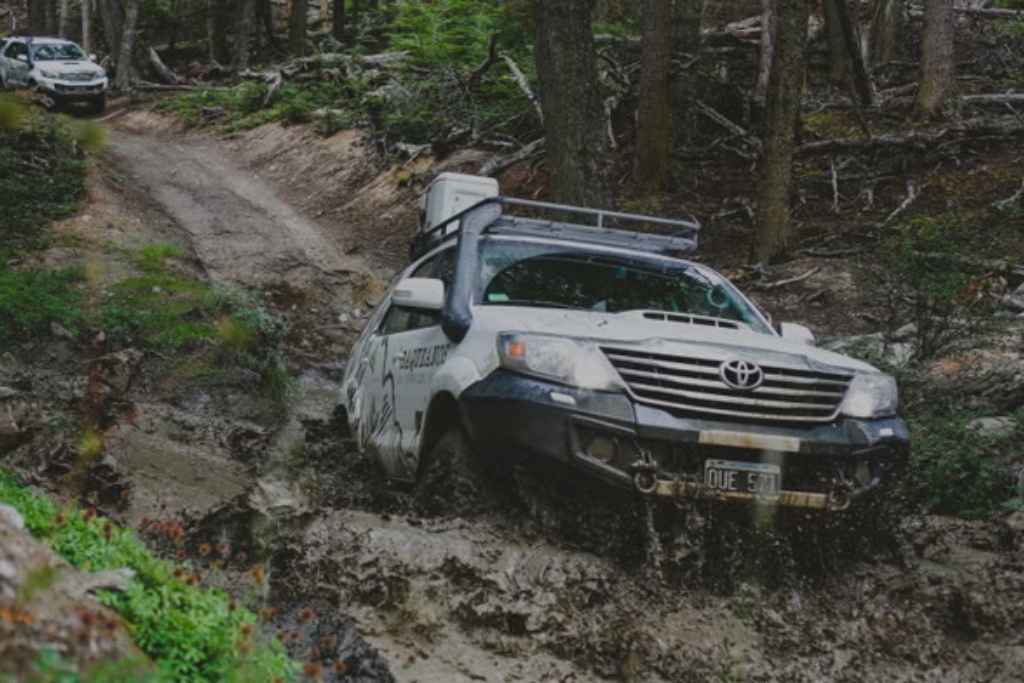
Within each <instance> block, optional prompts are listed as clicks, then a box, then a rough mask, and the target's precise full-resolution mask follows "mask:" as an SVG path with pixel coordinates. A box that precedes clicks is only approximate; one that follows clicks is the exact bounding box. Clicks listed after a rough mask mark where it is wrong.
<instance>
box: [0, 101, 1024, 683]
mask: <svg viewBox="0 0 1024 683" xmlns="http://www.w3.org/2000/svg"><path fill="white" fill-rule="evenodd" d="M113 125H114V128H113V130H112V131H111V134H110V150H109V152H108V153H107V154H106V155H105V157H104V159H103V162H102V164H101V166H100V169H99V171H98V172H97V173H95V174H94V177H93V179H92V185H91V198H90V204H89V206H88V207H87V209H86V212H85V214H84V215H83V216H80V217H78V218H76V219H73V220H72V221H70V222H68V223H67V224H65V225H64V226H62V230H64V231H65V232H67V233H70V234H75V235H79V236H85V237H91V238H96V239H100V240H104V241H106V240H112V241H114V242H116V243H118V244H123V245H137V244H141V243H145V242H146V241H152V240H155V239H160V240H172V241H177V242H179V243H180V244H182V245H183V246H185V247H187V250H188V252H189V255H190V256H189V257H188V258H185V259H182V263H181V264H180V267H181V268H184V269H187V270H189V272H191V273H192V274H193V275H194V276H195V277H211V278H215V279H218V280H223V281H226V282H228V283H233V284H235V285H238V286H240V287H253V286H256V287H260V288H262V289H263V290H264V291H265V292H267V293H268V296H267V299H266V301H267V305H270V306H274V307H276V310H277V311H278V312H279V313H281V314H282V315H284V316H286V317H287V318H289V320H290V322H291V323H292V325H293V326H294V327H295V329H297V330H299V333H298V334H296V335H293V337H292V338H291V339H290V347H289V350H290V369H291V371H292V373H293V374H294V375H295V376H296V377H298V380H297V389H296V392H295V396H294V398H293V400H292V401H291V403H290V404H289V406H288V407H287V409H286V410H281V409H279V408H277V407H275V406H273V405H272V404H270V403H268V402H267V401H266V400H264V399H261V398H260V397H259V396H258V395H257V394H255V393H254V392H253V391H252V387H251V386H249V385H246V384H245V383H244V382H231V381H223V382H217V381H214V382H204V383H190V382H187V381H181V380H180V379H175V378H174V377H173V376H168V374H167V373H166V372H165V371H164V370H163V369H159V364H158V362H157V361H158V360H159V359H156V358H148V357H136V356H127V357H125V359H124V362H125V363H126V364H128V365H129V366H130V368H128V369H127V370H126V371H125V373H124V376H126V377H131V381H130V382H127V383H124V384H122V385H121V386H120V389H119V390H118V391H119V393H117V395H116V396H115V397H114V399H116V400H112V401H110V402H109V403H108V405H109V406H110V407H111V410H110V411H109V413H108V415H107V416H106V418H107V419H106V421H105V422H104V429H105V432H104V437H105V443H106V453H105V455H104V458H103V460H102V461H101V462H99V463H96V464H95V466H94V467H93V468H92V469H91V470H90V471H89V472H88V473H87V476H85V477H84V478H81V477H80V478H79V480H80V481H85V482H86V484H87V489H88V491H87V493H86V497H87V498H88V499H90V500H92V501H94V502H95V503H98V504H99V505H100V506H101V507H105V508H106V509H108V510H110V511H111V512H115V513H121V514H124V515H125V516H126V518H127V521H128V522H129V523H133V524H138V523H139V522H140V520H141V519H142V518H143V517H144V516H145V517H149V518H150V519H162V518H166V517H170V516H174V517H176V518H178V519H179V520H181V521H182V522H183V523H185V525H186V526H187V528H188V531H189V537H188V542H187V544H186V548H185V554H186V555H187V556H188V561H190V562H192V563H194V564H196V565H197V566H200V567H203V568H204V576H205V577H206V578H205V579H204V580H205V581H208V582H212V583H214V584H217V585H222V586H225V587H227V588H228V589H230V590H232V591H234V592H235V593H236V594H237V595H238V596H239V597H240V598H241V599H244V600H246V601H248V602H250V603H252V604H253V605H254V606H257V607H258V606H261V605H272V606H275V607H277V608H278V609H279V613H278V615H277V616H276V617H274V618H273V619H271V620H270V622H269V624H268V625H267V631H268V633H280V634H281V636H282V637H283V638H285V640H286V642H287V643H288V645H289V647H290V649H291V650H292V652H293V653H294V654H295V655H296V657H298V658H300V659H303V660H317V661H321V662H324V663H325V664H326V663H329V662H332V661H337V660H338V659H342V660H344V661H346V662H347V663H348V673H347V676H348V678H347V679H345V680H361V681H388V680H393V679H396V680H400V681H420V682H428V681H433V682H437V683H440V682H448V681H453V682H455V681H495V682H497V681H509V680H521V681H550V680H560V681H562V680H576V681H587V680H624V681H688V680H692V681H708V680H722V681H726V680H728V681H734V680H758V681H772V680H778V681H820V680H842V681H865V680H868V681H891V680H914V681H918V680H919V681H946V680H960V681H1013V680H1019V672H1020V671H1021V670H1022V668H1024V600H1021V599H1019V596H1021V595H1024V519H1021V518H1019V517H1018V518H1013V519H1008V520H1004V521H999V522H992V523H966V522H958V521H951V520H947V519H941V518H924V519H921V518H909V519H905V520H903V521H901V522H899V523H898V525H897V524H896V523H895V522H894V526H893V528H892V529H889V530H886V532H885V533H882V534H877V533H876V531H877V529H875V530H866V529H863V528H862V529H859V530H853V531H851V530H849V529H846V530H836V529H833V528H828V527H826V526H821V525H810V527H811V528H807V525H806V524H804V522H805V521H806V520H803V521H802V520H799V519H796V520H794V519H788V518H787V519H782V520H781V521H780V525H779V526H777V527H772V528H768V529H764V528H761V529H760V530H759V531H753V530H752V529H753V528H754V527H755V525H754V524H752V523H751V520H749V519H745V518H743V517H742V515H727V516H713V515H709V514H707V512H706V511H705V512H700V511H690V512H689V513H686V514H684V513H679V515H680V517H679V519H680V520H683V521H685V522H686V523H685V524H680V525H679V526H680V528H679V530H678V531H677V532H676V533H675V534H669V535H668V536H667V537H666V538H665V539H662V540H665V541H666V542H665V543H664V544H663V545H662V546H661V548H660V551H659V553H658V559H659V560H660V561H659V562H657V563H655V562H653V561H652V553H653V552H654V551H653V548H654V546H653V545H652V544H650V543H649V542H648V539H646V538H645V537H644V535H643V530H644V529H645V524H644V515H645V514H646V511H645V510H643V509H634V508H632V507H629V506H626V507H624V508H622V510H621V516H620V517H617V518H616V519H615V522H616V524H615V525H614V526H617V527H622V528H625V529H628V530H630V531H629V534H631V535H627V536H626V537H625V538H623V539H621V540H620V541H618V542H611V543H608V542H602V543H597V542H595V541H594V539H595V538H598V539H600V538H601V532H600V530H598V532H596V533H595V532H594V530H593V529H590V528H589V525H590V524H591V522H590V521H589V520H588V517H587V515H580V516H576V517H572V518H569V517H563V518H562V519H561V520H560V521H559V522H558V523H557V524H551V523H545V522H543V521H541V520H542V519H543V517H529V516H527V515H525V514H524V510H523V509H522V507H521V506H520V505H519V504H518V503H517V502H515V501H512V502H507V503H506V502H502V503H499V504H496V506H495V508H494V509H493V510H491V511H489V512H487V513H485V514H482V515H481V516H479V517H476V518H473V519H457V518H456V519H452V518H446V517H431V516H426V515H423V514H421V512H420V511H418V510H417V509H416V508H415V507H414V506H413V505H412V504H411V503H410V502H409V501H408V500H407V499H406V497H405V496H404V495H403V494H402V493H401V492H394V491H389V490H386V489H383V488H381V487H380V486H379V485H378V484H377V483H376V480H375V479H374V478H373V476H372V472H371V468H370V467H369V464H368V463H367V462H366V461H364V460H363V459H362V458H361V456H359V455H358V454H357V453H356V452H355V451H354V450H353V449H352V447H351V444H350V443H348V442H346V441H345V440H344V439H343V438H341V436H340V434H341V429H340V425H338V424H337V423H336V421H335V416H334V414H333V410H334V399H335V395H336V392H337V389H338V381H339V379H340V373H341V371H342V368H343V362H344V351H345V349H346V348H347V345H348V344H349V343H350V342H351V340H352V338H353V336H354V335H355V334H356V333H357V331H358V329H359V326H360V321H361V320H362V318H363V317H365V313H366V311H367V309H368V307H369V306H371V305H372V304H373V303H374V301H375V297H376V296H378V295H379V292H380V291H381V287H382V286H383V284H385V283H386V282H387V281H388V279H389V278H390V277H391V275H392V274H393V272H394V271H395V270H396V269H397V268H398V267H400V265H401V264H402V263H403V261H404V256H405V253H406V252H405V248H406V246H405V245H406V243H405V238H406V236H407V234H408V231H409V230H410V229H411V226H412V224H413V219H414V211H415V197H416V195H417V191H416V189H414V188H415V182H410V181H409V179H408V177H407V174H417V173H423V172H424V171H427V170H428V166H427V162H425V161H418V162H415V163H413V164H410V165H409V166H407V167H405V168H399V169H393V168H382V167H380V166H379V165H378V164H377V162H376V161H375V157H374V154H373V150H372V148H370V147H367V146H365V145H364V144H363V143H362V142H361V141H360V138H359V136H358V134H356V133H350V132H346V133H340V134H338V135H335V136H334V137H332V138H330V139H328V140H326V141H324V140H320V139H318V138H315V137H314V136H312V135H311V134H309V133H306V132H303V131H302V130H301V129H297V128H294V129H292V128H282V127H279V126H266V127H264V128H261V129H257V130H255V131H251V132H248V133H244V134H242V135H240V136H239V137H236V138H234V139H232V140H226V141H217V140H213V139H210V138H208V137H205V136H203V135H200V134H180V133H179V132H178V131H176V130H174V129H173V128H171V127H168V126H169V124H168V122H167V121H166V120H164V119H159V118H156V117H154V116H153V115H152V114H148V113H139V112H132V113H128V114H125V115H123V116H121V117H118V118H115V119H114V122H113ZM471 154H472V153H466V154H465V155H463V156H461V157H459V156H458V155H456V157H454V158H452V159H449V160H448V161H447V162H446V168H460V164H468V163H472V162H473V159H472V158H471ZM434 170H436V169H434ZM403 180H404V181H406V182H405V184H406V185H409V186H408V187H399V185H400V184H402V183H400V181H403ZM104 254H105V255H104ZM58 259H66V260H70V261H74V260H75V259H86V260H91V261H92V269H91V271H90V272H93V273H99V274H101V277H100V276H97V277H100V284H99V285H98V286H99V288H100V289H101V290H102V287H103V286H105V283H110V282H113V281H116V279H117V278H118V277H119V276H120V274H121V273H123V272H124V271H125V270H126V269H127V268H128V265H127V264H125V263H124V262H122V261H121V260H119V259H120V257H119V256H118V255H117V252H116V251H114V252H112V253H111V252H102V253H97V252H95V251H89V250H84V251H75V250H71V251H70V252H68V251H66V250H65V251H59V250H58V251H51V252H48V253H46V254H44V255H43V256H42V257H41V258H40V263H45V262H53V261H54V260H58ZM807 286H808V287H809V288H810V287H814V286H817V283H811V284H808V285H807ZM85 353H86V348H85V346H84V345H83V344H82V342H81V340H76V339H67V338H54V339H52V340H49V341H46V342H39V343H37V344H35V345H33V346H31V347H24V348H20V349H18V350H17V353H15V354H12V355H11V356H10V357H7V358H5V360H4V362H3V363H2V364H0V385H3V386H8V387H13V388H14V389H16V390H17V391H18V392H19V396H20V398H17V399H16V400H18V401H20V402H21V403H22V404H25V405H28V404H33V407H32V410H33V411H36V413H37V414H39V415H49V416H51V417H53V416H59V415H67V414H68V413H69V412H72V411H73V406H75V405H77V403H78V402H79V401H80V400H81V397H82V392H83V387H84V383H85V378H84V377H83V376H82V367H83V355H84V354H85ZM11 400H15V399H11ZM0 407H2V406H0ZM43 422H44V420H39V421H38V422H37V427H38V428H37V429H36V430H35V431H33V432H32V433H31V434H29V435H27V441H26V445H25V447H24V448H23V450H21V451H19V452H18V453H17V454H15V456H14V457H13V459H12V462H15V463H16V464H18V465H19V466H20V467H21V469H22V471H23V472H24V473H26V474H27V475H28V477H29V478H30V479H31V480H34V481H36V482H37V483H40V484H43V485H46V486H51V487H53V486H54V482H61V481H66V480H67V479H66V477H67V475H68V474H70V473H73V467H74V456H73V453H74V450H75V447H74V444H73V443H68V442H67V441H66V440H64V441H62V440H61V439H62V437H60V436H59V433H60V432H59V431H55V430H47V429H44V428H43V426H42V424H43ZM26 424H28V423H27V422H26ZM56 488H57V489H58V490H59V488H60V487H59V485H58V486H57V487H56ZM126 489H127V490H130V491H131V492H132V495H131V496H130V500H127V499H126V498H125V497H124V496H122V495H121V492H122V491H124V490H126ZM561 502H562V501H561V500H557V503H556V504H558V503H561ZM583 503H584V505H587V504H589V505H591V506H592V507H594V508H600V507H601V506H602V505H606V504H608V502H607V501H606V500H605V499H603V498H601V497H597V498H589V499H584V500H583ZM581 507H582V506H581ZM577 509H578V508H577ZM599 517H600V516H599ZM605 519H607V515H605ZM897 527H898V528H897ZM144 536H145V537H146V538H148V539H149V540H150V541H152V542H153V543H154V545H156V546H157V547H161V546H160V544H161V542H162V541H161V540H160V538H159V537H158V535H156V534H153V533H151V532H145V533H144ZM607 540H608V539H603V541H607ZM613 540H614V539H613ZM203 543H210V544H219V543H228V544H230V546H231V547H232V548H234V549H235V550H236V555H235V556H234V557H235V559H234V560H233V561H232V562H228V563H226V564H222V563H220V562H218V561H216V560H215V559H214V558H212V557H208V556H205V555H202V554H201V553H200V552H199V550H198V549H199V548H200V547H201V545H202V544H203ZM598 546H602V548H601V550H600V552H595V549H596V548H597V547H598ZM169 551H170V549H169ZM237 553H245V558H246V559H244V560H243V559H239V558H240V556H239V555H238V554H237ZM256 560H262V561H265V562H266V563H267V567H268V569H269V572H268V575H267V580H266V582H265V583H263V584H261V585H259V586H257V587H256V588H255V589H254V587H253V586H252V584H251V581H250V577H249V575H248V572H247V569H248V565H249V564H251V563H252V562H254V561H256ZM658 567H660V571H658ZM305 607H311V608H312V609H313V610H314V612H315V613H316V617H315V618H314V619H312V620H310V619H308V618H303V617H300V610H301V609H302V608H305ZM307 614H308V613H307Z"/></svg>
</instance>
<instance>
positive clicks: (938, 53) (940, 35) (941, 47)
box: [914, 0, 954, 116]
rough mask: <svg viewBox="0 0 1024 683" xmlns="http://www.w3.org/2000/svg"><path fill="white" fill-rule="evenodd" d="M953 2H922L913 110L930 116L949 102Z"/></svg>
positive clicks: (951, 67)
mask: <svg viewBox="0 0 1024 683" xmlns="http://www.w3.org/2000/svg"><path fill="white" fill-rule="evenodd" d="M953 19H954V15H953V0H925V2H924V33H923V34H922V39H921V77H920V86H919V87H918V89H917V100H916V101H915V102H914V109H915V111H917V112H918V114H922V115H925V116H933V115H935V114H937V113H939V111H940V110H941V109H942V108H943V106H944V105H945V104H946V103H947V101H948V100H949V99H950V95H951V92H952V87H953Z"/></svg>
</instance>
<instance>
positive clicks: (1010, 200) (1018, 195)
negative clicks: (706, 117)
mask: <svg viewBox="0 0 1024 683" xmlns="http://www.w3.org/2000/svg"><path fill="white" fill-rule="evenodd" d="M1022 198H1024V178H1021V181H1020V188H1018V189H1017V191H1016V192H1014V193H1013V195H1012V196H1010V197H1007V198H1006V199H1000V200H999V201H996V202H992V206H995V207H997V208H1000V209H1001V208H1003V207H1005V206H1010V205H1011V204H1016V203H1017V202H1019V201H1020V200H1021V199H1022Z"/></svg>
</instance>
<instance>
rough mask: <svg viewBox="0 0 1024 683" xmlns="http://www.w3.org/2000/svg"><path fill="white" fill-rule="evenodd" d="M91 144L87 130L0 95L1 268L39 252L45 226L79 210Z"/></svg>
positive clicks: (90, 135) (14, 98) (18, 100)
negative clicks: (4, 264)
mask: <svg viewBox="0 0 1024 683" xmlns="http://www.w3.org/2000/svg"><path fill="white" fill-rule="evenodd" d="M79 133H81V135H83V136H84V137H86V138H88V140H89V145H86V144H84V143H83V142H82V141H80V140H79V139H78V135H79ZM94 138H95V134H94V131H92V130H91V129H88V126H86V127H84V128H81V127H80V128H78V129H73V128H72V127H71V126H69V125H68V124H67V122H66V121H65V120H63V119H60V118H57V117H54V116H50V115H44V114H39V113H35V112H32V111H30V110H29V109H28V108H27V107H26V105H25V104H24V102H23V101H22V100H21V98H19V97H17V96H15V95H4V94H0V203H2V209H0V212H2V220H0V263H4V262H6V261H7V260H9V259H10V258H12V257H14V256H17V255H18V254H20V253H23V252H25V251H28V250H31V249H33V248H36V247H38V246H39V244H40V241H41V240H42V238H43V237H44V233H45V229H46V227H47V226H48V225H49V224H50V222H52V221H53V220H56V219H58V218H62V217H65V216H68V215H71V214H72V213H74V212H75V211H76V210H77V209H78V204H79V202H80V201H81V200H82V199H83V198H84V197H85V171H86V156H85V155H86V151H87V147H88V146H90V145H91V144H92V142H93V140H94Z"/></svg>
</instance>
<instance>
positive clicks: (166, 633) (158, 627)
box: [0, 472, 296, 682]
mask: <svg viewBox="0 0 1024 683" xmlns="http://www.w3.org/2000/svg"><path fill="white" fill-rule="evenodd" d="M0 501H2V502H4V503H6V504H8V505H11V506H13V507H14V508H16V509H17V510H18V511H19V512H20V513H21V514H22V516H23V517H24V518H25V524H26V527H27V528H28V530H29V531H30V532H31V533H32V534H33V535H34V536H35V537H36V538H38V539H40V540H42V541H44V542H46V543H48V544H49V545H50V546H52V547H53V549H54V550H55V551H56V552H57V553H58V554H60V555H61V556H62V557H64V558H65V559H66V560H68V562H70V563H71V564H72V565H74V566H75V567H77V568H79V569H81V570H83V571H103V570H109V569H120V568H124V567H127V568H128V569H131V570H132V571H133V572H135V578H134V579H133V580H132V582H131V584H130V586H129V588H128V590H127V591H126V592H124V593H110V592H104V593H101V594H100V595H99V600H100V601H101V602H103V603H104V604H106V605H108V606H109V607H111V608H113V609H115V610H116V611H117V612H118V613H120V614H121V616H122V617H124V618H125V620H126V621H127V622H128V623H129V625H130V627H131V632H132V635H133V637H134V639H135V642H136V643H137V644H138V645H139V647H140V648H141V649H142V651H143V652H145V653H146V654H147V655H148V656H149V657H151V658H152V659H153V660H154V661H155V663H156V665H157V667H158V668H159V670H160V672H161V673H163V674H164V675H165V676H167V677H168V678H170V679H172V680H180V681H211V682H213V681H218V682H219V681H226V680H245V681H269V680H273V679H275V678H277V677H278V676H281V677H288V676H290V675H293V674H294V673H295V671H296V667H295V664H294V663H293V662H292V661H290V660H289V659H288V657H287V655H286V654H285V652H284V649H283V647H282V646H281V645H280V643H278V642H277V641H274V640H271V641H269V642H265V643H257V644H256V647H250V644H249V643H248V640H247V637H246V636H245V635H243V625H247V624H248V625H254V624H255V623H256V616H255V615H254V614H253V613H252V612H250V611H249V610H246V609H240V608H238V607H237V606H236V605H235V604H234V603H232V601H231V599H230V597H229V596H228V595H226V594H225V593H224V592H222V591H220V590H218V589H209V590H206V589H201V588H198V587H197V586H194V585H189V583H188V582H186V581H183V580H181V579H180V578H177V577H175V573H174V572H175V567H174V565H173V564H171V563H170V562H168V561H166V560H159V559H157V558H155V557H153V555H152V554H151V553H150V552H149V551H148V550H147V549H146V548H145V547H144V546H143V545H142V544H141V543H140V542H139V541H138V540H136V539H135V537H134V536H133V535H132V533H131V531H129V530H128V529H123V528H121V527H118V526H117V525H114V524H113V523H111V522H109V521H107V520H104V519H103V518H101V517H94V516H93V515H91V514H89V513H83V512H81V511H79V510H77V509H69V510H63V511H62V510H59V509H58V508H57V506H56V505H54V504H53V503H52V502H50V501H49V500H47V499H45V498H41V497H39V496H37V495H35V494H33V493H31V492H30V491H28V490H27V489H24V488H21V487H20V486H18V482H17V480H16V479H15V478H14V477H13V476H11V475H8V474H5V473H3V472H0ZM240 642H241V643H242V644H243V646H242V647H239V643H240ZM41 680H61V681H63V680H76V679H67V678H49V679H45V678H44V679H41ZM90 680H97V679H94V678H90ZM108 680H124V679H117V678H110V679H108Z"/></svg>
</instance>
